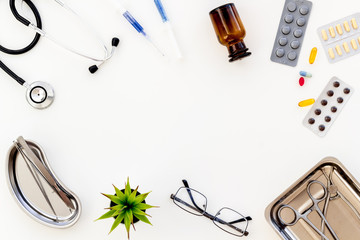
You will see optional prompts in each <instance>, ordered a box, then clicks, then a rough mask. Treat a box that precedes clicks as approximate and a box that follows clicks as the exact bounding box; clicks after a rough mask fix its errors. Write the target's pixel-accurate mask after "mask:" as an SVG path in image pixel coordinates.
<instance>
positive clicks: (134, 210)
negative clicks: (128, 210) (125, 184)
mask: <svg viewBox="0 0 360 240" xmlns="http://www.w3.org/2000/svg"><path fill="white" fill-rule="evenodd" d="M132 212H133V214H134V215H135V214H137V215H142V216H145V215H147V214H146V213H145V212H143V211H141V210H140V209H138V208H134V209H133V210H132Z"/></svg>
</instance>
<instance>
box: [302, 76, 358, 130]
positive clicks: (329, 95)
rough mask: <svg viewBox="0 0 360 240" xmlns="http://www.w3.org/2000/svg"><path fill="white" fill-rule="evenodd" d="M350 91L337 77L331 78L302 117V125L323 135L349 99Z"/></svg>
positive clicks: (351, 90)
mask: <svg viewBox="0 0 360 240" xmlns="http://www.w3.org/2000/svg"><path fill="white" fill-rule="evenodd" d="M352 92H353V89H352V87H351V86H349V85H348V84H346V83H345V82H343V81H341V80H340V79H339V78H337V77H333V78H331V79H330V81H329V82H328V84H327V85H326V87H325V88H324V90H323V91H322V93H321V94H320V96H319V97H318V98H317V101H316V102H315V104H314V105H313V107H312V108H311V109H310V111H309V113H308V114H307V115H306V117H305V118H304V120H303V124H304V126H305V127H307V128H309V129H310V130H311V131H312V132H314V133H315V134H317V135H318V136H320V137H324V136H325V135H326V134H327V132H328V131H329V129H330V127H331V126H332V124H333V123H334V122H335V120H336V118H337V117H338V116H339V114H340V112H341V110H342V109H343V108H344V107H345V105H346V103H347V101H348V100H349V99H350V97H351V95H352Z"/></svg>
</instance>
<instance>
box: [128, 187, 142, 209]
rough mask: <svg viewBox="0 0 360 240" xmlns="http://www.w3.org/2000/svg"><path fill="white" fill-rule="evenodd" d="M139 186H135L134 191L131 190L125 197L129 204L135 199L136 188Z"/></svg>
mask: <svg viewBox="0 0 360 240" xmlns="http://www.w3.org/2000/svg"><path fill="white" fill-rule="evenodd" d="M138 188H139V186H137V187H136V189H135V190H134V191H132V192H131V194H130V196H129V198H128V199H127V202H128V204H129V205H133V204H134V201H135V197H136V193H137V190H138Z"/></svg>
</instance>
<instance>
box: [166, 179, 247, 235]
mask: <svg viewBox="0 0 360 240" xmlns="http://www.w3.org/2000/svg"><path fill="white" fill-rule="evenodd" d="M182 182H183V184H184V187H180V188H179V189H178V190H177V192H176V193H175V194H171V195H170V198H171V199H172V200H173V202H174V204H175V205H176V206H178V207H180V208H181V209H183V210H184V211H186V212H188V213H191V214H193V215H195V216H204V217H207V218H209V219H210V220H212V222H213V223H214V224H215V226H217V227H218V228H220V229H221V230H223V231H224V232H227V233H229V234H231V235H234V236H236V237H243V236H248V235H249V232H248V231H246V230H247V227H248V224H249V222H248V221H251V220H252V218H251V217H250V216H247V217H244V216H243V215H242V214H241V213H239V212H237V211H235V210H234V209H232V208H228V207H223V208H221V209H220V210H219V211H218V212H217V213H216V214H215V216H213V215H211V214H210V213H208V212H206V209H207V197H206V196H205V195H204V194H202V193H201V192H199V191H197V190H195V189H192V188H190V186H189V183H188V182H187V181H186V180H185V179H184V180H182ZM182 189H186V190H187V192H188V194H189V197H190V199H191V202H192V203H193V204H194V206H195V207H194V206H192V205H190V204H189V203H187V202H185V201H184V200H182V199H180V198H178V197H176V195H177V194H178V193H179V191H181V190H182ZM191 191H194V192H196V193H198V194H200V195H201V196H203V197H204V198H205V200H206V203H205V205H204V210H203V209H201V208H200V207H199V206H198V205H197V204H196V203H195V200H194V198H193V196H192V194H191ZM175 201H177V202H179V203H181V204H183V205H185V206H187V207H188V208H191V209H193V210H194V211H197V212H199V213H200V214H199V215H198V214H195V213H193V212H190V211H189V210H187V209H185V208H183V207H181V206H180V205H179V204H177V203H176V202H175ZM224 209H227V210H231V211H233V212H235V213H237V214H239V215H240V216H243V218H241V219H238V220H235V221H232V222H229V223H228V222H226V221H224V220H222V219H220V218H218V217H217V216H218V215H220V212H221V211H222V210H224ZM215 221H216V222H219V223H221V224H225V225H227V226H229V227H230V228H232V229H234V230H236V231H238V232H240V233H242V235H237V234H234V233H231V232H229V231H227V230H225V229H223V228H221V227H220V226H218V225H217V224H216V223H215ZM244 221H246V227H245V229H244V230H242V229H240V228H237V227H235V226H234V225H232V224H234V223H239V222H244Z"/></svg>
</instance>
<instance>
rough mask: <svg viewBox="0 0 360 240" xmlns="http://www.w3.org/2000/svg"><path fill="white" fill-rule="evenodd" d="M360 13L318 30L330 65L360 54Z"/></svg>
mask: <svg viewBox="0 0 360 240" xmlns="http://www.w3.org/2000/svg"><path fill="white" fill-rule="evenodd" d="M359 23H360V13H355V14H353V15H350V16H348V17H345V18H342V19H339V20H337V21H335V22H332V23H330V24H327V25H324V26H322V27H320V28H318V35H319V37H320V41H321V43H322V45H323V47H324V50H325V53H326V55H327V58H328V60H329V62H330V63H335V62H338V61H340V60H343V59H346V58H348V57H351V56H354V55H356V54H358V53H360V28H359V25H358V24H359Z"/></svg>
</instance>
